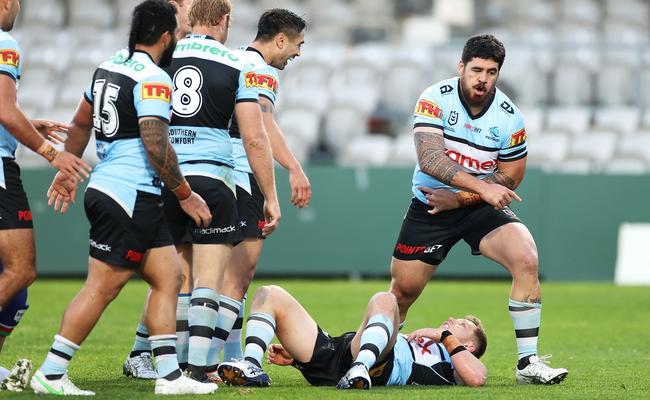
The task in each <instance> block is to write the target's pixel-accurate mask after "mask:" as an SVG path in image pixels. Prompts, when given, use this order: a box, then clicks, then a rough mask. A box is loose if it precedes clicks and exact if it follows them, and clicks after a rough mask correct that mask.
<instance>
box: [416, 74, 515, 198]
mask: <svg viewBox="0 0 650 400" xmlns="http://www.w3.org/2000/svg"><path fill="white" fill-rule="evenodd" d="M459 92H460V78H458V77H456V78H452V79H447V80H444V81H441V82H438V83H436V84H435V85H432V86H429V87H428V88H427V89H425V90H424V92H423V93H422V95H421V96H420V98H419V99H418V102H417V105H416V106H415V111H414V123H413V128H414V129H416V128H417V127H420V126H422V127H434V128H440V129H442V130H443V132H444V137H445V152H446V154H447V156H448V157H449V158H451V159H452V160H453V161H455V162H457V163H458V164H460V165H461V166H463V168H464V170H465V172H467V173H469V174H472V175H475V176H476V177H477V178H480V179H483V178H484V177H485V176H486V175H487V174H489V173H492V172H494V171H495V170H496V168H497V160H499V161H515V160H519V159H521V158H523V157H526V155H527V154H528V152H527V150H526V129H525V128H524V120H523V118H522V115H521V112H520V111H519V109H517V107H515V105H514V104H513V103H512V101H511V100H510V99H509V98H508V96H506V95H505V94H504V93H503V92H501V91H500V90H499V89H496V90H495V93H494V96H493V97H492V99H491V100H490V102H489V104H488V105H487V106H486V107H485V108H484V109H483V111H482V112H481V113H480V114H478V115H476V116H474V117H472V116H470V113H469V111H468V110H469V107H468V106H467V105H466V104H465V102H464V100H463V99H461V97H460V95H459ZM418 186H426V187H430V188H433V189H451V190H454V191H458V189H456V188H451V187H449V186H448V185H446V184H444V183H442V182H439V181H438V180H436V179H435V178H433V177H432V176H430V175H427V174H425V173H424V172H422V171H421V170H420V165H419V164H418V165H416V166H415V172H414V173H413V189H412V190H413V195H414V196H415V197H417V198H418V199H419V200H420V201H422V202H423V203H426V199H425V197H424V195H423V194H422V192H420V191H419V190H418V189H417V187H418Z"/></svg>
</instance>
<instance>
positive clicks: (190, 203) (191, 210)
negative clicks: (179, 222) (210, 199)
mask: <svg viewBox="0 0 650 400" xmlns="http://www.w3.org/2000/svg"><path fill="white" fill-rule="evenodd" d="M178 202H179V203H180V205H181V208H182V209H183V211H185V214H187V215H189V216H190V218H192V219H193V220H194V223H195V224H196V226H201V227H203V228H207V227H208V226H210V223H211V222H212V214H211V213H210V209H209V208H208V205H207V204H206V203H205V200H203V198H202V197H201V196H199V195H198V194H196V193H195V192H192V194H190V197H188V198H186V199H185V200H179V201H178Z"/></svg>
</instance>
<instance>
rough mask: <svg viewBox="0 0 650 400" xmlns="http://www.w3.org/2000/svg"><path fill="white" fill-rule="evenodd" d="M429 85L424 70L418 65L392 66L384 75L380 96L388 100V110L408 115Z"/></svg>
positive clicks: (401, 64) (402, 64)
mask: <svg viewBox="0 0 650 400" xmlns="http://www.w3.org/2000/svg"><path fill="white" fill-rule="evenodd" d="M431 84H432V82H427V81H426V74H425V70H424V68H423V67H422V66H421V65H420V64H416V63H398V64H393V65H392V66H391V67H390V69H389V70H388V71H387V73H386V79H385V84H384V85H383V93H382V95H383V98H385V99H390V101H389V102H388V105H389V107H390V108H392V109H395V110H398V111H404V112H409V113H410V112H412V111H413V107H414V105H415V103H416V102H417V99H418V97H419V96H420V93H422V91H423V90H424V89H425V88H426V87H427V86H429V85H431Z"/></svg>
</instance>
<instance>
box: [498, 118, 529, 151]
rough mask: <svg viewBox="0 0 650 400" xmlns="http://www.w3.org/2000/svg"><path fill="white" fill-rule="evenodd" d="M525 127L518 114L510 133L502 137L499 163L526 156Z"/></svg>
mask: <svg viewBox="0 0 650 400" xmlns="http://www.w3.org/2000/svg"><path fill="white" fill-rule="evenodd" d="M526 138H527V136H526V127H525V126H524V119H523V118H522V116H521V114H520V113H517V114H516V115H515V118H514V121H513V123H512V125H511V129H510V132H508V134H507V135H504V137H503V142H502V143H501V149H500V150H499V156H498V160H499V161H516V160H520V159H522V158H524V157H526V155H528V150H527V148H526Z"/></svg>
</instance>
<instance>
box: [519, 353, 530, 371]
mask: <svg viewBox="0 0 650 400" xmlns="http://www.w3.org/2000/svg"><path fill="white" fill-rule="evenodd" d="M528 364H530V356H526V357H522V358H520V359H519V361H518V362H517V369H519V370H522V369H524V368H526V367H527V366H528Z"/></svg>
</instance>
